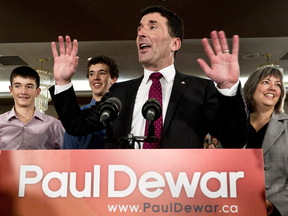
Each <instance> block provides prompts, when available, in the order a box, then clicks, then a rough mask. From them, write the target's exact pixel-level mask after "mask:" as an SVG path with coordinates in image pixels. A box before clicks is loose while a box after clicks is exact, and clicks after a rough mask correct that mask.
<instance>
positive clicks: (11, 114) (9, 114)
mask: <svg viewBox="0 0 288 216" xmlns="http://www.w3.org/2000/svg"><path fill="white" fill-rule="evenodd" d="M35 117H36V118H38V119H40V120H42V121H43V114H42V113H40V112H39V111H38V110H37V109H36V107H35V111H34V115H33V117H32V118H35ZM11 118H17V116H16V113H15V106H13V108H12V109H11V111H10V112H9V113H8V115H7V121H9V120H10V119H11Z"/></svg>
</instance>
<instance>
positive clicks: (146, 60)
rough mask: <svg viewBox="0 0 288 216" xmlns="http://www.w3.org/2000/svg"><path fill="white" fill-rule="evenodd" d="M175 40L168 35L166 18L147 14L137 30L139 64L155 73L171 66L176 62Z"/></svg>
mask: <svg viewBox="0 0 288 216" xmlns="http://www.w3.org/2000/svg"><path fill="white" fill-rule="evenodd" d="M175 39H176V38H172V37H171V36H170V35H169V33H168V26H167V19H166V18H165V17H162V16H161V15H160V14H159V13H150V14H146V15H145V16H143V17H142V19H141V21H140V24H139V27H138V29H137V38H136V43H137V49H138V55H139V62H140V63H141V64H142V65H143V67H144V68H146V69H148V70H154V71H155V70H160V69H162V68H164V67H167V66H169V65H171V64H172V63H173V62H174V56H173V55H174V53H173V52H172V51H175V50H174V49H175V47H174V46H175V44H174V41H175ZM179 40H180V39H179ZM177 49H178V48H177Z"/></svg>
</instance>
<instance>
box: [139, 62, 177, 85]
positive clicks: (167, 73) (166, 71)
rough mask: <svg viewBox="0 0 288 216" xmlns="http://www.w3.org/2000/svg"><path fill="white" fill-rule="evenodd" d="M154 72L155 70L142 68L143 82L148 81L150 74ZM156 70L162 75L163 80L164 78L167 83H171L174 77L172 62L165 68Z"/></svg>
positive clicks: (174, 71)
mask: <svg viewBox="0 0 288 216" xmlns="http://www.w3.org/2000/svg"><path fill="white" fill-rule="evenodd" d="M154 72H155V71H150V70H147V69H145V68H144V77H143V81H144V83H147V82H148V80H149V77H150V75H151V74H152V73H154ZM157 72H160V73H161V74H162V75H163V77H164V80H166V82H167V83H171V82H173V81H174V77H175V74H176V70H175V67H174V64H172V65H170V66H168V67H166V68H163V69H162V70H160V71H157Z"/></svg>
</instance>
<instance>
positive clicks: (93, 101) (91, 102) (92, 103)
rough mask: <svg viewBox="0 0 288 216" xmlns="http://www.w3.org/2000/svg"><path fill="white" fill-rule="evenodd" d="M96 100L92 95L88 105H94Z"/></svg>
mask: <svg viewBox="0 0 288 216" xmlns="http://www.w3.org/2000/svg"><path fill="white" fill-rule="evenodd" d="M96 102H97V101H96V100H95V99H94V98H93V97H92V99H91V101H90V103H89V105H90V106H93V105H95V103H96Z"/></svg>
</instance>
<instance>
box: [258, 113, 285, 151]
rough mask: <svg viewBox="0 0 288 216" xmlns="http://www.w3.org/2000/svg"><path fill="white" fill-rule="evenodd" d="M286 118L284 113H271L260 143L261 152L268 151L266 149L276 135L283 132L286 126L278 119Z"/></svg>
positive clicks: (275, 138)
mask: <svg viewBox="0 0 288 216" xmlns="http://www.w3.org/2000/svg"><path fill="white" fill-rule="evenodd" d="M283 119H287V117H286V115H283V114H282V113H280V114H275V113H273V114H272V117H271V119H270V122H269V125H268V128H267V130H266V133H265V137H264V140H263V144H262V149H263V154H264V153H265V152H266V151H268V149H269V148H270V147H271V146H272V145H273V144H274V143H275V141H276V140H277V139H278V137H279V136H280V135H281V134H282V133H283V131H284V130H285V128H286V127H287V126H286V125H285V124H283V123H282V122H280V120H283Z"/></svg>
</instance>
